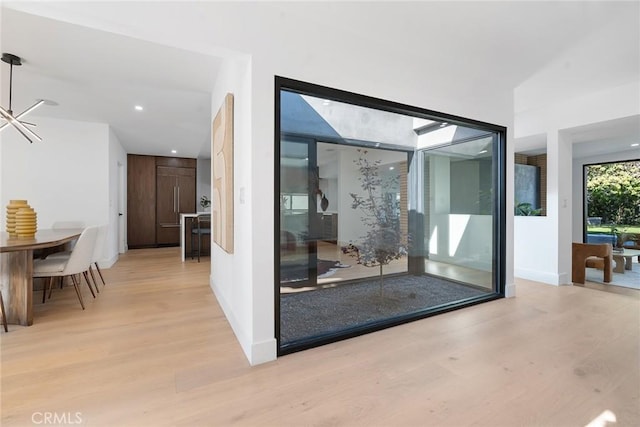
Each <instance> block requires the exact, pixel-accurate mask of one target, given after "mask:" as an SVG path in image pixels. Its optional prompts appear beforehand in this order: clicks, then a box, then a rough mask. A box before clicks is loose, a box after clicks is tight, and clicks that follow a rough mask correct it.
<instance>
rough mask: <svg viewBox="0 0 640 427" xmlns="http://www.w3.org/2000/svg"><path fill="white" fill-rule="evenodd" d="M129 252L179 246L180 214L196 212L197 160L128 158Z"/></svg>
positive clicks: (135, 156) (136, 156)
mask: <svg viewBox="0 0 640 427" xmlns="http://www.w3.org/2000/svg"><path fill="white" fill-rule="evenodd" d="M127 175H128V177H127V187H128V189H127V230H128V231H127V242H128V246H129V247H130V248H142V247H154V246H159V245H179V244H180V214H181V213H191V212H195V211H196V159H184V158H175V157H156V156H142V155H133V154H130V155H128V164H127Z"/></svg>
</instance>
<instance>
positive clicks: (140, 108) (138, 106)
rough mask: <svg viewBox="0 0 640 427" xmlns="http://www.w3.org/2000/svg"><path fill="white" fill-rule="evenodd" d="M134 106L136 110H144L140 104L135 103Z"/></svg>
mask: <svg viewBox="0 0 640 427" xmlns="http://www.w3.org/2000/svg"><path fill="white" fill-rule="evenodd" d="M134 108H135V109H136V111H142V110H144V108H142V105H136V106H135V107H134Z"/></svg>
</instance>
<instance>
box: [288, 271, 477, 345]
mask: <svg viewBox="0 0 640 427" xmlns="http://www.w3.org/2000/svg"><path fill="white" fill-rule="evenodd" d="M486 293H487V292H486V291H483V290H480V289H476V288H472V287H469V286H464V285H461V284H458V283H454V282H449V281H447V280H444V279H440V278H437V277H432V276H410V275H406V276H396V277H390V278H385V280H384V296H383V297H382V298H381V297H380V280H379V279H378V278H375V279H373V278H372V280H371V281H366V282H359V283H353V284H343V285H340V286H336V287H334V288H325V289H318V290H314V291H309V292H298V293H291V294H282V295H281V297H280V342H281V343H282V344H289V343H291V342H294V341H297V340H300V339H303V338H309V337H313V336H317V335H323V334H326V333H331V332H336V331H341V330H346V329H349V328H352V327H355V326H360V325H363V324H366V323H370V322H375V321H379V320H383V319H388V318H392V317H396V316H399V315H403V314H407V313H411V312H414V311H417V310H421V309H425V308H429V307H435V306H438V305H441V304H445V303H449V302H453V301H458V300H462V299H465V298H470V297H475V296H479V295H484V294H486Z"/></svg>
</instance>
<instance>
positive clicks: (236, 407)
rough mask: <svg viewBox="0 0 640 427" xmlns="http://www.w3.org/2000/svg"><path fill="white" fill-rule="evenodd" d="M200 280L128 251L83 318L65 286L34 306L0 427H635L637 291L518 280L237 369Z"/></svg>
mask: <svg viewBox="0 0 640 427" xmlns="http://www.w3.org/2000/svg"><path fill="white" fill-rule="evenodd" d="M208 268H209V263H207V262H202V263H200V264H198V263H196V262H186V263H184V264H182V263H180V262H179V254H178V251H177V250H176V249H173V248H171V249H153V250H135V251H130V252H129V253H127V254H126V255H125V256H123V257H121V260H120V261H119V262H118V263H117V264H116V266H115V267H114V268H111V269H110V270H105V271H104V274H105V278H106V280H107V282H108V284H107V286H106V287H104V288H103V291H102V292H101V293H100V295H98V297H97V298H96V299H95V300H94V299H92V298H91V296H90V295H88V292H86V287H85V298H86V300H87V309H86V310H85V311H82V310H81V309H80V305H79V303H78V301H77V298H76V296H75V294H74V291H73V288H65V289H64V290H55V291H54V294H53V297H52V299H51V300H49V301H48V302H47V303H46V304H45V305H41V304H40V303H39V298H38V297H39V294H38V295H36V298H35V300H36V301H37V302H36V306H35V323H34V325H33V326H31V327H19V326H16V325H10V332H9V333H8V334H5V333H2V334H0V339H1V340H2V342H1V345H0V348H1V350H2V355H1V361H2V389H1V393H0V394H1V397H2V403H1V408H2V425H3V426H24V425H34V423H33V421H36V422H38V421H42V419H43V418H42V417H43V416H44V415H43V414H45V413H47V412H48V413H54V414H57V416H58V417H63V416H67V417H74V418H72V420H73V421H75V424H76V425H78V423H77V421H79V420H80V421H81V424H82V425H87V426H169V425H171V426H227V425H243V426H311V425H317V426H330V425H335V426H352V425H361V426H468V425H486V426H519V425H522V426H534V425H535V426H541V425H545V426H583V425H586V424H587V423H589V422H590V421H591V420H593V419H594V418H596V417H597V416H598V415H599V414H601V413H603V412H604V411H606V410H608V411H611V412H612V413H613V414H614V415H615V417H616V419H617V423H615V424H610V425H611V426H616V427H617V426H637V425H640V407H639V405H640V403H639V402H640V396H639V393H640V372H639V370H640V363H639V362H640V349H639V346H640V298H639V297H638V293H637V292H636V293H635V294H629V295H622V294H616V293H607V292H601V291H597V290H593V289H588V288H584V287H568V286H567V287H553V286H548V285H541V284H537V283H532V282H526V281H518V287H517V294H518V296H517V298H514V299H503V300H498V301H493V302H490V303H487V304H481V305H477V306H474V307H471V308H468V309H465V310H461V311H456V312H450V313H446V314H443V315H440V316H436V317H432V318H429V319H425V320H421V321H417V322H412V323H409V324H406V325H402V326H399V327H395V328H391V329H387V330H384V331H380V332H377V333H374V334H369V335H365V336H362V337H358V338H354V339H350V340H346V341H342V342H338V343H334V344H331V345H326V346H323V347H319V348H316V349H312V350H307V351H304V352H300V353H296V354H292V355H288V356H284V357H282V358H280V359H278V360H277V361H276V362H272V363H268V364H264V365H260V366H255V367H250V366H249V365H248V363H247V361H246V359H245V358H244V355H243V353H242V351H241V349H240V346H239V345H238V343H237V342H236V340H235V338H234V335H233V332H232V331H231V329H230V327H229V325H228V323H227V321H226V320H225V318H224V316H223V315H222V312H221V310H220V308H219V306H218V304H217V302H216V299H215V297H214V296H213V294H212V292H211V290H210V288H209V286H208V275H209V273H208ZM76 413H79V414H78V416H79V419H78V418H75V416H76ZM67 419H70V418H67ZM40 424H42V422H41V423H40Z"/></svg>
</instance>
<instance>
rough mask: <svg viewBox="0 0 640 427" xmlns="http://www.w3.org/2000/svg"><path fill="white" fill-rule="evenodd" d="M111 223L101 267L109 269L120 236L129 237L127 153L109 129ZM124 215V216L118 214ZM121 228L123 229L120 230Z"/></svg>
mask: <svg viewBox="0 0 640 427" xmlns="http://www.w3.org/2000/svg"><path fill="white" fill-rule="evenodd" d="M108 159H109V160H108V161H109V221H108V224H107V226H108V227H107V233H106V239H105V242H104V243H105V246H104V248H103V251H102V256H101V257H100V261H99V264H100V267H104V268H108V267H110V266H112V265H113V264H115V262H116V261H117V260H118V253H119V252H120V247H121V246H123V244H122V243H123V242H120V240H119V239H120V236H126V235H127V229H126V226H127V221H125V220H124V219H125V218H126V217H127V202H126V200H127V152H126V151H125V150H124V148H123V147H122V144H121V143H120V140H119V139H118V137H117V136H116V134H115V133H114V132H113V129H111V127H109V158H108ZM119 213H122V216H119V215H118V214H119ZM119 227H123V230H120V228H119Z"/></svg>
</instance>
